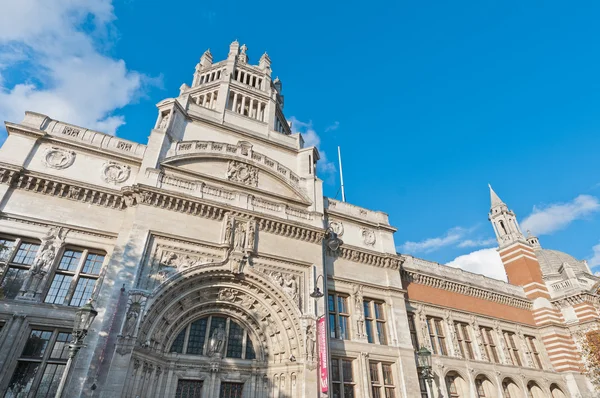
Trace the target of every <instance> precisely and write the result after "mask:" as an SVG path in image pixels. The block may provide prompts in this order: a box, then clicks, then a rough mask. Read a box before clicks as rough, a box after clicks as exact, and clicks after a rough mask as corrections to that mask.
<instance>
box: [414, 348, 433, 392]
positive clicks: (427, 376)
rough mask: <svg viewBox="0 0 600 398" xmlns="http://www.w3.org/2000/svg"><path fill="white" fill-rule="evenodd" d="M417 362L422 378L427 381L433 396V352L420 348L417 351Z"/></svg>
mask: <svg viewBox="0 0 600 398" xmlns="http://www.w3.org/2000/svg"><path fill="white" fill-rule="evenodd" d="M417 361H418V365H419V369H420V371H421V377H422V378H423V379H424V380H426V381H427V384H428V385H429V391H430V392H429V394H431V396H433V373H432V371H431V351H429V350H428V349H427V348H426V347H424V346H423V347H421V348H419V351H417Z"/></svg>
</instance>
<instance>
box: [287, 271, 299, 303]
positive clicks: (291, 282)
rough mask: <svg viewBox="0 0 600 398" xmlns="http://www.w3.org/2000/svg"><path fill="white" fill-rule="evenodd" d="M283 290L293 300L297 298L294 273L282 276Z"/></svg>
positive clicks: (296, 284) (296, 283)
mask: <svg viewBox="0 0 600 398" xmlns="http://www.w3.org/2000/svg"><path fill="white" fill-rule="evenodd" d="M283 291H284V292H286V293H287V294H288V295H289V296H290V297H291V298H292V299H294V301H297V300H298V282H297V281H296V277H295V276H294V275H286V277H284V278H283Z"/></svg>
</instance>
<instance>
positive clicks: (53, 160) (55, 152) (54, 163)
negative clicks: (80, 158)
mask: <svg viewBox="0 0 600 398" xmlns="http://www.w3.org/2000/svg"><path fill="white" fill-rule="evenodd" d="M42 161H43V162H44V164H45V165H46V167H50V168H51V169H58V170H62V169H66V168H67V167H69V166H71V165H72V164H73V162H75V152H73V151H69V150H66V149H63V148H56V147H51V148H48V149H46V151H45V152H44V155H43V157H42Z"/></svg>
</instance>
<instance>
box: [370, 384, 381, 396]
mask: <svg viewBox="0 0 600 398" xmlns="http://www.w3.org/2000/svg"><path fill="white" fill-rule="evenodd" d="M371 395H372V396H373V398H381V387H378V386H372V387H371Z"/></svg>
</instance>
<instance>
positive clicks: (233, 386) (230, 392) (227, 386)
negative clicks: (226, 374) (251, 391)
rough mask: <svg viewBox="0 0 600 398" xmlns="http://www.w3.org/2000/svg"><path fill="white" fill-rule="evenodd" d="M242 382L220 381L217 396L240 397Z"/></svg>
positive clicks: (223, 397)
mask: <svg viewBox="0 0 600 398" xmlns="http://www.w3.org/2000/svg"><path fill="white" fill-rule="evenodd" d="M243 389H244V383H228V382H222V383H221V393H220V394H219V398H242V390H243Z"/></svg>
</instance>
